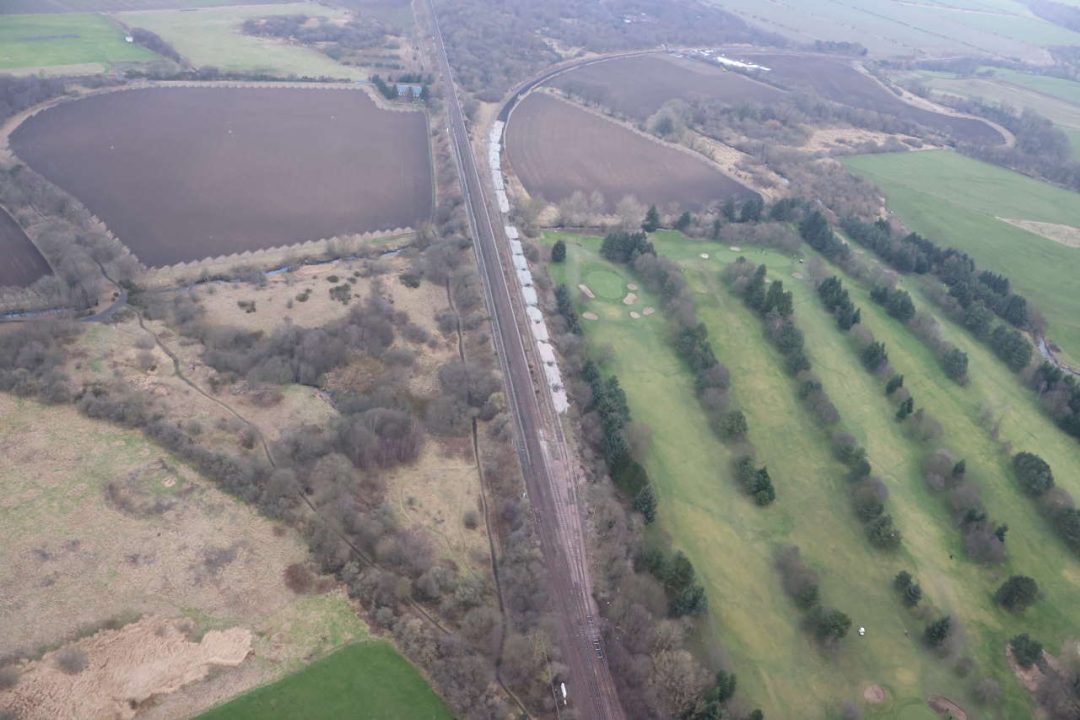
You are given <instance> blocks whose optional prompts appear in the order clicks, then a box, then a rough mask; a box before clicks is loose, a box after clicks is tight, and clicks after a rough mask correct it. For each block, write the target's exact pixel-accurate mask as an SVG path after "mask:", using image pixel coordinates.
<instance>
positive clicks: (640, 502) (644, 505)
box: [633, 485, 656, 525]
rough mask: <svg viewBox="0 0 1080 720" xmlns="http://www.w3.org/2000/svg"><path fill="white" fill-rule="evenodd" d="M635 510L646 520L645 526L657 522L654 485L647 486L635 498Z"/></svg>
mask: <svg viewBox="0 0 1080 720" xmlns="http://www.w3.org/2000/svg"><path fill="white" fill-rule="evenodd" d="M633 508H634V510H636V511H637V512H639V513H641V516H642V517H643V518H645V524H646V525H649V524H651V523H652V522H653V521H654V520H656V493H654V492H653V489H652V485H645V487H643V488H641V490H640V491H639V492H638V494H637V495H636V496H635V497H634V502H633Z"/></svg>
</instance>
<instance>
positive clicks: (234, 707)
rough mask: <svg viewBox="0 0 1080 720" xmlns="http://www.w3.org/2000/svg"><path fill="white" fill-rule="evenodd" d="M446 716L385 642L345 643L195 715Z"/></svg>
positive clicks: (367, 719) (380, 719)
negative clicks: (303, 666) (271, 680)
mask: <svg viewBox="0 0 1080 720" xmlns="http://www.w3.org/2000/svg"><path fill="white" fill-rule="evenodd" d="M267 717H278V718H305V720H322V719H323V718H326V719H327V720H330V719H331V718H333V719H336V718H345V717H348V718H355V719H356V720H384V719H387V718H400V719H401V720H443V718H446V719H447V720H449V718H451V717H452V716H451V715H450V712H449V711H448V710H447V709H446V707H445V706H444V705H443V703H442V701H441V700H440V699H439V698H438V696H437V695H435V693H434V692H432V690H431V688H430V687H428V685H427V683H426V682H425V681H424V678H423V677H422V676H421V675H420V673H418V672H417V671H416V668H414V667H413V666H412V665H410V664H409V663H408V662H407V661H406V660H405V659H404V658H403V657H401V655H399V654H398V653H397V651H396V650H395V649H394V648H393V647H392V646H390V645H389V644H387V643H385V642H382V641H369V642H363V643H357V644H353V645H347V646H345V647H343V648H341V649H340V650H338V651H336V652H334V653H332V654H331V655H328V656H327V657H325V658H323V659H321V660H318V661H316V662H314V663H312V664H311V665H309V666H308V667H306V668H304V669H303V670H301V671H299V672H297V673H294V674H292V675H289V676H287V677H285V678H282V679H281V680H278V681H277V682H275V683H272V684H270V685H265V686H263V687H261V688H258V689H256V690H253V691H251V692H249V693H247V694H245V695H241V696H240V697H238V698H235V699H233V700H230V701H229V702H227V703H225V704H224V705H219V706H218V707H216V708H214V709H213V710H210V711H209V712H207V713H205V714H203V715H200V716H199V718H200V720H256V719H257V718H267Z"/></svg>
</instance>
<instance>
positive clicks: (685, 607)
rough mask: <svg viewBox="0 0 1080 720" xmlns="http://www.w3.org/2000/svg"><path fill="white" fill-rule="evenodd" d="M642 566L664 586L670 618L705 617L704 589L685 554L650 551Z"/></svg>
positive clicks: (642, 558)
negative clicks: (703, 615) (685, 616)
mask: <svg viewBox="0 0 1080 720" xmlns="http://www.w3.org/2000/svg"><path fill="white" fill-rule="evenodd" d="M639 563H640V565H641V567H642V568H644V569H645V570H648V571H649V572H650V573H652V575H653V577H655V578H656V579H657V580H659V581H660V584H661V585H662V586H663V588H664V592H666V593H667V597H668V603H669V604H668V614H669V615H670V616H671V617H683V616H684V615H702V614H704V613H705V610H707V609H708V607H709V603H708V600H707V598H706V597H705V587H704V586H703V585H702V584H701V583H699V582H698V581H697V575H696V573H695V572H694V565H693V563H691V562H690V559H689V558H688V557H686V555H684V554H683V553H682V551H676V552H674V553H670V554H669V553H665V552H664V551H663V550H661V549H659V548H650V549H648V550H646V551H645V552H643V553H642V555H641V558H640V560H639Z"/></svg>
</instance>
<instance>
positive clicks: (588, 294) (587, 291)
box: [577, 283, 596, 300]
mask: <svg viewBox="0 0 1080 720" xmlns="http://www.w3.org/2000/svg"><path fill="white" fill-rule="evenodd" d="M577 289H578V290H580V291H581V294H582V295H584V296H585V297H587V298H589V299H590V300H595V299H596V295H594V294H593V291H592V290H590V289H589V286H588V285H585V284H584V283H582V284H581V285H578V286H577Z"/></svg>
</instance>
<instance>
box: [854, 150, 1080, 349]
mask: <svg viewBox="0 0 1080 720" xmlns="http://www.w3.org/2000/svg"><path fill="white" fill-rule="evenodd" d="M844 162H845V163H846V164H847V166H848V167H849V168H851V169H852V170H854V171H855V172H857V173H858V174H860V175H862V176H863V177H865V178H867V179H868V180H871V181H872V182H874V183H875V184H876V185H877V186H878V187H880V188H881V189H882V190H883V191H884V193H885V197H886V199H887V200H888V204H889V207H890V208H891V209H892V210H893V211H894V212H896V214H897V215H898V216H899V217H900V219H902V220H903V221H904V222H905V223H906V224H907V225H908V226H909V227H911V228H912V229H913V230H916V231H918V232H920V233H922V234H924V235H926V236H927V237H929V238H931V239H932V240H934V241H936V242H938V243H940V244H942V245H947V246H953V247H957V248H959V249H961V250H964V251H966V252H968V253H971V255H972V256H973V257H974V258H975V260H976V262H978V263H979V265H980V266H981V267H985V268H988V269H990V270H994V271H996V272H999V273H1004V274H1005V275H1007V276H1008V277H1009V278H1010V280H1012V283H1013V287H1014V288H1016V290H1018V291H1019V292H1021V293H1023V294H1024V295H1026V296H1027V297H1028V298H1030V299H1031V300H1032V301H1033V302H1034V303H1035V305H1037V306H1038V308H1039V310H1041V311H1042V313H1043V314H1044V315H1045V316H1046V319H1047V321H1048V323H1049V326H1048V330H1047V335H1048V337H1049V338H1050V339H1051V340H1052V341H1054V342H1056V343H1057V344H1058V345H1060V346H1061V348H1062V349H1063V350H1064V352H1065V353H1066V355H1067V356H1068V357H1069V358H1070V359H1071V360H1072V361H1073V362H1080V248H1075V247H1068V246H1066V245H1064V244H1061V243H1058V242H1055V241H1053V240H1049V239H1047V238H1044V237H1042V236H1039V235H1035V234H1033V233H1030V232H1027V231H1025V230H1021V229H1020V228H1017V227H1015V226H1013V225H1010V224H1008V223H1005V222H1002V221H1001V220H999V219H998V218H1009V219H1023V220H1037V221H1041V222H1050V223H1058V224H1063V225H1069V226H1072V227H1074V228H1080V194H1077V193H1074V192H1069V191H1067V190H1062V189H1059V188H1056V187H1053V186H1051V185H1048V184H1046V183H1042V182H1039V181H1037V180H1033V179H1031V178H1028V177H1025V176H1023V175H1020V174H1018V173H1013V172H1009V171H1008V170H1003V169H1001V168H998V167H994V166H992V165H988V164H986V163H981V162H978V161H975V160H971V159H969V158H966V157H963V156H962V155H958V154H956V153H953V152H948V151H934V152H918V153H905V154H896V155H873V156H870V155H866V156H858V157H851V158H847V159H845V160H844Z"/></svg>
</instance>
